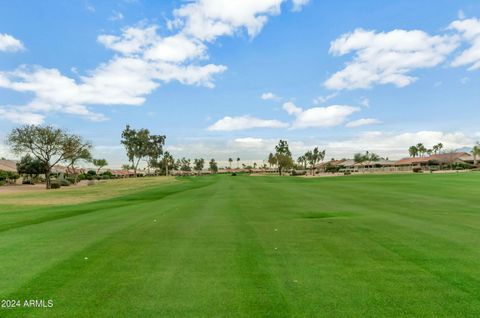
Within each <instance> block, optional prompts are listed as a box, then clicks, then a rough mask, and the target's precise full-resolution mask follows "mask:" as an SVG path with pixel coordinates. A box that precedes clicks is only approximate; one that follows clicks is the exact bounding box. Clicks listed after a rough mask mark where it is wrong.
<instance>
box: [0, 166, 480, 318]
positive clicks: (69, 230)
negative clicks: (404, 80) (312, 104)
mask: <svg viewBox="0 0 480 318" xmlns="http://www.w3.org/2000/svg"><path fill="white" fill-rule="evenodd" d="M138 182H141V181H138ZM144 182H148V181H144ZM102 186H106V185H99V186H98V187H99V188H101V187H102ZM71 191H72V192H75V191H79V196H81V194H80V192H81V191H86V190H82V189H78V190H77V189H75V190H71ZM136 191H137V192H135V193H123V195H122V196H120V197H114V198H109V199H104V200H99V201H95V202H87V203H80V204H76V205H71V206H69V205H64V204H65V202H62V205H51V206H40V205H39V206H32V205H12V204H11V202H9V203H10V204H9V205H2V204H1V200H3V198H2V197H0V277H1V279H0V299H13V300H21V301H22V302H23V300H25V299H27V300H30V299H44V300H53V304H54V306H53V307H52V308H25V307H21V308H12V309H4V308H2V309H0V317H22V316H31V317H398V316H403V317H478V316H480V173H464V174H448V175H441V174H438V175H436V174H423V175H377V176H375V175H370V176H349V177H338V178H300V177H298V178H295V177H273V176H270V177H249V176H236V177H231V176H212V177H200V178H181V179H179V180H177V181H175V182H158V184H156V185H154V186H152V185H150V186H148V187H145V188H142V187H136ZM100 192H101V191H100ZM57 195H58V194H56V193H55V192H54V191H50V192H48V193H44V198H46V199H47V198H50V196H51V198H53V199H54V198H55V196H57Z"/></svg>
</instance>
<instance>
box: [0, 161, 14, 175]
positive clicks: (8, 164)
mask: <svg viewBox="0 0 480 318" xmlns="http://www.w3.org/2000/svg"><path fill="white" fill-rule="evenodd" d="M0 171H5V172H17V162H16V161H13V160H0Z"/></svg>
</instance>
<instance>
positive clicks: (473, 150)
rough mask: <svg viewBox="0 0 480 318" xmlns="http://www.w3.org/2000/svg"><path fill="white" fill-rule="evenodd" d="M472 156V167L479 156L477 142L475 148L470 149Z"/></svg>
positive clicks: (479, 146)
mask: <svg viewBox="0 0 480 318" xmlns="http://www.w3.org/2000/svg"><path fill="white" fill-rule="evenodd" d="M472 155H473V165H474V166H476V165H477V156H480V143H478V142H477V144H476V145H475V146H473V148H472Z"/></svg>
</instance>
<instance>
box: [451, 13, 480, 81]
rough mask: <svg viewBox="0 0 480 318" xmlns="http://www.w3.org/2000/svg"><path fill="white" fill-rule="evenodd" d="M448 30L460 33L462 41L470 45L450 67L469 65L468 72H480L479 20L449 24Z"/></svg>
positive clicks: (473, 19)
mask: <svg viewBox="0 0 480 318" xmlns="http://www.w3.org/2000/svg"><path fill="white" fill-rule="evenodd" d="M450 29H453V30H456V31H458V32H460V34H461V35H462V38H463V40H465V41H467V42H468V43H469V44H470V47H469V48H468V49H466V50H464V51H463V52H462V53H461V54H460V55H459V56H457V57H456V58H455V59H454V61H453V62H452V66H455V67H457V66H465V65H469V68H468V70H470V71H474V70H480V19H475V18H472V19H466V20H457V21H454V22H452V23H451V24H450Z"/></svg>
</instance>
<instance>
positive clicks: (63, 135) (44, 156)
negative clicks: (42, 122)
mask: <svg viewBox="0 0 480 318" xmlns="http://www.w3.org/2000/svg"><path fill="white" fill-rule="evenodd" d="M7 143H8V144H9V146H10V148H11V150H12V152H13V153H15V154H18V155H22V154H31V155H33V156H34V157H35V158H37V159H38V160H40V161H41V162H42V164H43V166H44V171H45V179H46V188H47V189H50V188H51V174H52V168H53V167H55V165H57V164H58V163H59V162H61V161H64V160H66V158H68V157H69V156H70V155H71V154H72V153H74V152H76V151H79V145H83V144H86V142H85V141H83V139H82V138H81V137H80V136H77V135H73V134H70V133H68V132H66V131H65V130H63V129H60V128H54V127H52V126H36V125H25V126H22V127H19V128H15V129H13V130H12V132H11V133H10V134H9V135H8V137H7Z"/></svg>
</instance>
